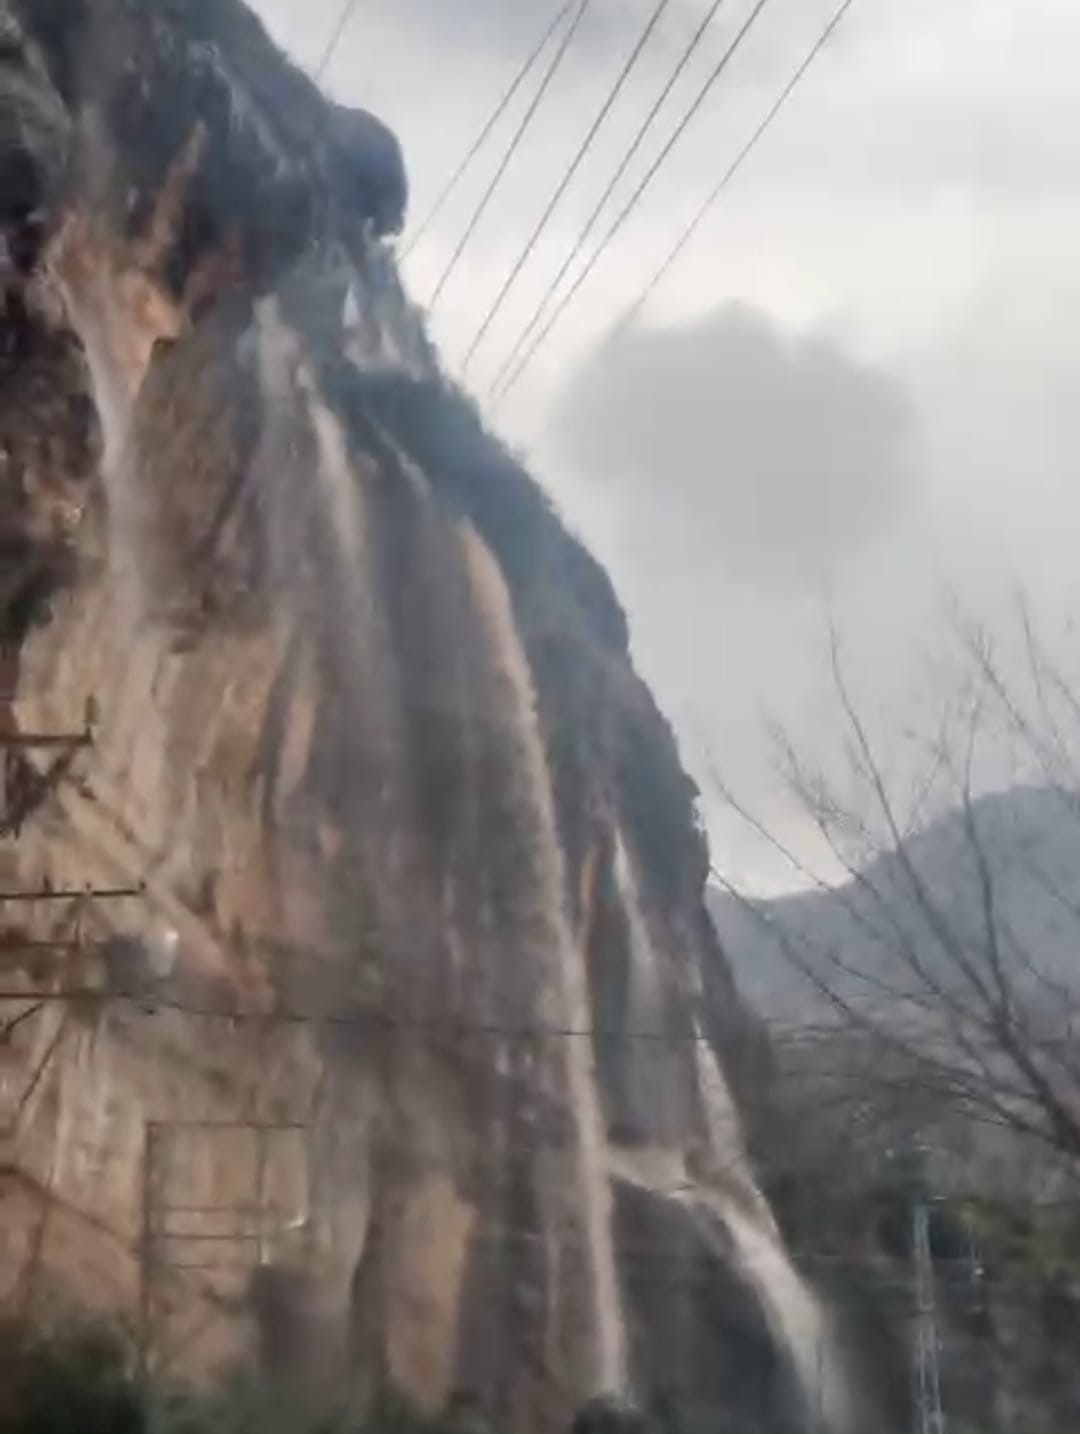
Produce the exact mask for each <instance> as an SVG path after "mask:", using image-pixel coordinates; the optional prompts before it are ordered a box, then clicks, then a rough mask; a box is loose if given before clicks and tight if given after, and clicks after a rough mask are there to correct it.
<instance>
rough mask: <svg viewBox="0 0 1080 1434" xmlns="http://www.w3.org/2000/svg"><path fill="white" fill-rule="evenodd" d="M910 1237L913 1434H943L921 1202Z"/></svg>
mask: <svg viewBox="0 0 1080 1434" xmlns="http://www.w3.org/2000/svg"><path fill="white" fill-rule="evenodd" d="M911 1237H912V1238H911V1249H912V1260H913V1262H914V1267H915V1350H914V1370H913V1375H914V1404H915V1434H946V1429H945V1411H944V1409H943V1407H942V1403H941V1367H940V1358H939V1353H940V1347H939V1345H938V1330H937V1303H936V1299H935V1295H934V1261H933V1257H932V1255H931V1253H930V1207H929V1205H928V1204H927V1202H926V1201H925V1200H923V1199H917V1200H916V1202H915V1208H914V1212H913V1215H912V1231H911Z"/></svg>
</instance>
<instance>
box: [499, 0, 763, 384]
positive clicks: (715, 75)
mask: <svg viewBox="0 0 1080 1434" xmlns="http://www.w3.org/2000/svg"><path fill="white" fill-rule="evenodd" d="M768 3H769V0H756V4H755V5H754V7H753V9H752V10H751V11H750V13H749V15H748V16H747V17H746V19H745V20H744V21H743V23H742V25H740V27H739V29H738V30H737V32H736V34H735V38H734V39H733V40H732V41H731V43H730V44H729V45H728V47H727V49H726V50H725V51H724V53H723V55H721V57H720V59H719V61H718V62H717V64H716V65H715V66H714V68H713V70H712V71H711V73H710V74H709V76H708V78H707V79H706V81H705V83H704V84H703V85H702V87H701V89H700V90H699V91H698V93H697V95H696V96H695V98H694V100H693V103H692V104H691V105H690V108H689V109H688V110H687V111H686V113H685V114H684V115H683V117H682V119H681V120H680V121H679V123H678V124H677V125H676V127H675V130H674V132H673V133H672V134H671V136H670V138H669V139H668V141H667V143H666V144H665V145H664V147H663V149H662V150H661V151H660V153H659V154H658V155H657V156H656V158H655V159H654V160H653V162H652V164H651V165H650V166H649V168H648V169H647V170H646V172H645V175H644V177H643V178H642V180H641V181H640V183H639V184H638V186H637V188H636V189H635V190H634V192H633V194H631V196H630V198H629V199H628V200H627V201H626V203H625V204H624V205H623V207H622V209H621V210H620V211H619V213H618V215H617V216H616V218H615V220H614V222H613V223H612V224H611V226H610V227H609V228H608V230H607V232H606V233H605V235H604V237H603V238H602V239H601V241H600V243H599V244H598V245H597V247H596V248H595V249H594V250H593V252H592V255H591V256H590V258H589V262H588V263H587V264H586V265H585V267H584V269H582V271H581V272H580V273H579V274H578V276H577V278H576V279H575V280H574V282H573V284H572V285H571V286H570V288H569V289H568V290H567V292H566V294H565V295H564V296H563V297H562V299H561V300H560V301H559V303H558V304H557V305H556V308H555V312H554V313H553V314H552V315H551V317H550V318H549V319H548V321H547V323H546V324H545V325H544V327H543V328H542V329H541V330H540V332H539V334H537V336H536V338H535V339H534V340H533V342H532V343H531V344H530V345H529V347H528V348H527V349H526V351H525V353H524V355H523V356H522V358H521V359H520V361H519V362H518V364H517V367H516V368H515V369H514V370H513V372H512V373H511V374H510V375H509V377H508V378H507V380H506V383H505V384H504V385H503V388H502V390H501V392H502V393H508V392H509V391H510V389H512V388H513V387H514V385H515V384H516V383H517V381H518V379H519V378H520V377H521V375H522V374H523V373H524V372H525V370H526V369H527V368H528V366H529V364H530V363H531V362H532V361H533V359H534V358H535V357H536V354H537V353H538V352H539V350H540V349H541V348H542V347H543V345H544V343H545V342H546V340H547V338H548V336H549V335H550V333H551V331H552V330H553V329H554V328H555V325H556V324H557V323H558V322H559V319H560V318H561V317H562V315H563V314H564V313H565V312H566V309H567V307H568V306H569V305H570V303H572V301H573V299H574V298H575V296H576V295H577V292H578V290H579V289H580V288H581V286H582V284H584V282H585V280H586V279H587V278H588V277H589V275H590V274H591V273H592V271H593V270H594V269H595V268H596V265H597V263H598V262H599V261H600V259H601V258H602V257H603V255H604V254H605V253H606V251H607V249H608V247H609V246H610V245H611V243H612V241H613V240H614V239H615V237H616V235H617V234H618V233H619V232H620V230H621V229H622V227H623V225H624V224H625V223H626V221H627V219H629V217H630V215H631V214H632V213H633V211H634V210H635V209H636V208H637V206H638V204H639V203H640V201H641V199H642V197H643V196H644V194H645V192H646V190H648V188H649V186H650V185H651V184H652V182H653V180H654V179H655V178H656V176H657V174H658V173H659V172H660V169H661V168H662V167H663V165H664V163H665V162H666V161H667V158H668V156H669V155H670V154H671V151H672V150H673V149H674V148H675V146H676V144H678V142H679V140H680V139H681V138H682V136H683V134H684V133H685V131H686V129H687V127H688V126H689V124H690V122H691V120H692V119H693V118H694V116H695V115H696V114H697V113H698V111H699V110H700V109H701V107H702V105H703V104H704V103H705V101H706V99H707V98H708V97H709V95H710V94H711V92H712V90H713V88H714V87H715V85H716V83H717V81H718V80H719V79H720V77H721V76H722V75H723V73H724V71H725V70H726V69H727V67H728V65H729V64H730V63H731V60H732V59H733V58H734V56H735V54H736V52H737V51H738V49H739V48H740V46H741V45H742V42H743V40H745V38H746V36H747V35H748V34H749V33H750V30H751V28H752V26H753V25H754V23H755V21H756V20H757V18H758V16H759V15H760V14H761V12H762V10H764V8H765V6H766V5H767V4H768Z"/></svg>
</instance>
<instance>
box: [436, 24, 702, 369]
mask: <svg viewBox="0 0 1080 1434" xmlns="http://www.w3.org/2000/svg"><path fill="white" fill-rule="evenodd" d="M718 3H719V0H718ZM670 4H671V0H660V3H659V4H658V5H657V6H656V8H655V9H654V10H653V12H652V14H651V15H650V16H649V18H648V20H647V21H646V23H645V28H644V29H643V30H642V32H641V34H640V35H639V36H638V39H637V43H636V44H635V45H634V48H633V49H632V50H631V52H630V54H629V56H628V57H627V59H626V62H625V64H624V65H623V67H622V69H621V70H620V71H619V74H618V77H617V78H616V80H615V83H614V85H613V86H612V88H611V90H610V91H609V92H608V95H607V98H606V99H605V100H604V102H603V104H602V105H601V106H600V109H599V111H598V112H597V115H596V118H595V119H594V120H593V122H592V124H591V125H590V126H589V130H588V133H587V134H586V135H585V138H584V139H583V140H582V142H581V144H580V146H579V147H578V150H577V153H576V154H575V155H574V157H573V159H572V160H571V161H570V165H569V167H568V169H567V170H566V173H565V174H564V175H563V177H562V179H561V180H560V181H559V183H558V185H557V186H556V188H555V192H554V193H553V194H552V196H551V198H550V199H549V200H548V203H547V206H546V208H545V209H544V212H543V214H541V216H540V218H539V220H538V221H537V224H536V228H535V229H534V230H533V232H532V233H531V234H530V235H529V238H528V239H527V240H526V242H525V245H524V247H523V248H522V250H521V253H520V254H519V255H518V257H517V260H516V262H515V264H514V266H513V268H512V269H511V270H510V273H509V274H508V275H507V277H506V280H505V281H504V283H503V286H502V288H501V289H500V290H499V292H498V293H497V294H496V296H495V299H494V302H493V303H492V305H491V308H490V309H489V310H488V312H487V314H486V315H485V317H484V320H483V322H482V323H481V325H480V327H479V329H478V330H477V332H476V336H475V337H474V339H473V341H472V343H471V344H470V345H469V349H468V352H467V353H466V355H465V359H464V361H463V364H462V371H463V372H466V371H467V370H468V367H469V363H470V362H471V360H472V357H473V355H474V354H475V353H476V350H477V349H478V348H479V347H480V345H481V343H483V341H484V336H485V335H486V334H487V332H488V330H489V329H490V327H491V325H492V323H493V321H494V319H495V317H496V315H497V314H498V312H499V310H500V309H501V308H502V305H503V302H504V300H505V299H506V296H507V294H508V293H509V292H510V290H511V289H512V288H513V286H514V284H515V282H516V280H517V277H518V275H519V274H520V273H521V271H522V269H523V268H524V267H525V264H526V263H527V262H528V259H529V256H530V254H532V252H533V249H534V248H535V247H536V243H537V241H538V240H539V238H540V236H541V234H543V232H544V230H545V229H546V228H547V225H548V222H549V220H550V219H551V216H552V214H554V212H555V210H556V208H557V207H558V205H559V202H560V200H561V199H562V197H563V195H564V194H565V193H566V191H567V189H568V188H569V186H570V182H571V180H572V179H573V178H574V175H575V174H576V173H577V172H578V170H579V168H580V167H581V164H582V161H583V160H584V159H585V156H586V155H587V154H588V152H589V150H590V149H591V148H592V143H593V140H594V139H595V138H596V136H597V134H598V133H599V132H600V129H601V127H602V126H603V123H604V121H605V120H606V119H607V117H608V115H609V114H610V113H611V110H612V107H613V106H614V104H615V101H616V100H617V99H618V98H619V95H620V94H621V93H622V90H623V86H624V85H625V84H626V81H627V80H628V79H629V78H630V76H631V74H632V73H633V71H634V67H635V66H636V65H637V62H638V60H639V59H640V58H641V55H642V53H643V51H644V49H645V47H646V45H647V44H648V43H649V41H650V39H651V38H652V35H653V32H654V31H655V29H656V27H657V25H658V24H659V23H660V20H661V18H662V17H663V14H664V11H665V10H667V8H668V7H669V6H670Z"/></svg>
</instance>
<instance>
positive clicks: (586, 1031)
mask: <svg viewBox="0 0 1080 1434" xmlns="http://www.w3.org/2000/svg"><path fill="white" fill-rule="evenodd" d="M80 949H83V948H80ZM15 1001H28V1002H40V1003H41V1004H42V1005H45V1004H56V1003H59V1002H66V1001H85V1002H87V1003H88V1004H92V1003H94V1002H97V1003H99V1004H100V1003H107V1004H113V1005H126V1006H138V1007H139V1008H140V1009H141V1010H145V1011H147V1012H148V1013H149V1012H150V1011H151V1010H152V1011H164V1012H168V1013H170V1014H174V1015H180V1016H190V1017H191V1018H192V1019H194V1020H204V1021H230V1022H239V1023H241V1024H244V1025H247V1024H252V1025H259V1024H262V1025H268V1026H274V1025H277V1026H329V1027H334V1028H339V1027H340V1028H345V1029H362V1028H365V1027H367V1028H369V1029H370V1028H371V1027H373V1026H376V1027H377V1026H382V1027H385V1028H386V1029H389V1030H399V1029H400V1030H430V1031H453V1032H457V1033H458V1034H459V1035H465V1036H470V1035H477V1036H494V1037H499V1038H503V1037H511V1038H514V1039H517V1040H529V1039H533V1040H600V1041H611V1042H612V1043H617V1042H620V1041H623V1042H628V1041H629V1042H639V1043H642V1044H648V1045H656V1046H664V1045H671V1046H691V1047H693V1046H706V1047H710V1048H711V1045H712V1043H711V1042H710V1040H709V1038H708V1037H707V1036H704V1035H700V1034H698V1033H696V1032H686V1031H620V1030H617V1029H614V1028H613V1029H611V1030H605V1029H603V1028H600V1027H589V1026H550V1025H545V1026H536V1025H525V1024H519V1025H506V1024H502V1023H500V1022H495V1021H470V1020H453V1019H452V1018H450V1017H446V1016H438V1017H434V1016H433V1017H430V1018H426V1019H425V1018H424V1017H422V1016H398V1015H394V1014H391V1013H390V1012H386V1011H364V1012H363V1013H361V1012H349V1013H347V1012H334V1011H301V1010H290V1009H287V1008H282V1007H278V1008H277V1009H275V1010H267V1011H256V1010H251V1009H250V1008H249V1009H245V1008H242V1007H228V1006H200V1005H197V1004H195V1003H193V1002H189V1001H183V1000H180V999H179V998H177V997H172V996H165V995H162V994H160V993H159V992H158V991H156V990H155V989H154V988H153V986H152V984H150V983H149V982H148V983H147V987H146V989H145V990H141V991H118V990H109V989H107V988H102V987H99V986H78V987H68V988H66V989H63V990H57V991H17V990H10V989H3V990H0V1003H9V1002H15Z"/></svg>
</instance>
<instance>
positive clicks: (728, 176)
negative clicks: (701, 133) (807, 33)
mask: <svg viewBox="0 0 1080 1434" xmlns="http://www.w3.org/2000/svg"><path fill="white" fill-rule="evenodd" d="M854 3H855V0H843V3H842V4H841V5H840V6H839V8H838V9H837V10H836V11H835V12H834V14H833V17H832V19H831V20H830V21H829V23H828V24H827V25H826V26H825V29H824V30H823V31H822V32H821V34H820V35H819V36H818V38H817V40H816V41H815V42H814V44H813V46H812V47H811V49H810V51H809V52H808V54H807V55H806V57H805V59H804V60H803V62H802V64H801V65H800V66H799V68H798V69H797V70H796V71H795V73H794V74H793V75H792V77H791V79H790V80H789V81H788V82H787V84H786V85H785V86H784V88H783V89H782V90H781V92H780V94H779V96H778V98H777V99H776V100H775V102H774V103H773V104H772V105H771V106H770V108H769V110H768V111H767V113H766V114H765V117H764V119H763V120H762V121H761V123H760V124H759V125H758V127H757V129H755V130H754V132H753V134H752V135H751V136H750V138H749V139H748V140H747V142H746V143H745V144H744V145H743V147H742V149H741V150H740V151H739V153H738V154H737V155H736V156H735V158H734V160H733V161H732V162H731V164H730V165H729V166H728V168H727V169H726V170H725V171H724V173H723V175H722V176H721V177H720V180H719V182H718V183H717V184H716V186H715V188H714V189H713V190H712V192H711V193H710V194H709V195H708V197H707V198H706V199H705V202H704V203H703V204H702V205H701V207H700V208H699V209H698V211H697V213H696V214H695V215H694V217H693V219H692V220H691V221H690V223H689V224H688V225H687V226H686V228H685V229H684V230H683V232H682V234H681V235H680V236H679V239H678V242H677V243H676V244H675V246H674V248H673V249H672V250H671V252H670V253H669V254H668V256H667V258H666V259H665V260H664V262H663V263H662V264H661V265H660V267H659V269H657V271H656V273H655V274H654V275H653V276H652V278H651V279H650V280H649V282H648V283H647V284H646V285H645V287H644V289H642V291H641V293H640V294H639V295H638V297H637V298H636V299H635V300H634V302H633V303H632V304H631V305H630V307H629V308H628V309H627V311H626V313H625V314H624V315H623V317H622V319H621V320H620V321H619V324H618V326H617V327H618V328H620V329H621V328H625V327H626V326H627V325H628V324H630V323H632V322H633V320H634V319H635V318H636V317H637V315H638V314H639V313H640V311H641V309H642V308H643V307H644V305H645V304H646V303H647V302H648V300H649V298H650V297H651V295H652V294H653V292H654V291H655V289H656V288H657V286H658V285H659V284H660V283H662V281H663V280H664V278H665V277H666V275H667V273H668V271H669V270H670V268H671V267H672V265H673V264H674V263H675V261H676V260H677V259H678V258H679V256H680V255H681V254H682V252H683V250H684V249H685V248H686V246H687V244H689V242H690V240H691V239H692V238H693V237H694V235H695V234H696V233H697V231H698V229H699V228H700V226H701V224H702V221H703V220H704V219H705V216H706V215H707V214H708V213H709V211H710V210H711V209H712V207H713V205H714V204H715V203H716V201H717V200H718V199H719V198H720V196H721V194H723V192H724V190H725V189H726V188H727V187H728V185H729V184H730V183H731V181H732V180H733V179H734V178H735V176H736V174H738V172H739V170H740V169H741V168H742V167H743V165H744V164H745V163H746V161H747V160H748V159H749V158H750V156H751V154H753V152H754V150H755V149H756V148H757V146H758V144H759V143H760V142H761V140H762V139H763V138H764V136H765V133H766V131H767V130H768V129H769V127H770V126H771V125H772V122H773V120H775V119H776V117H777V115H778V114H779V113H780V111H781V110H782V109H783V108H784V106H785V105H786V104H787V102H788V100H789V99H790V98H791V96H792V94H793V93H794V92H795V90H796V89H797V88H798V85H799V82H800V81H801V80H802V78H803V76H804V75H805V74H806V72H807V70H808V69H809V68H810V66H811V65H812V64H813V63H814V61H815V60H816V59H817V57H818V55H820V54H821V52H822V50H823V49H824V48H825V46H826V45H827V44H828V43H829V41H830V40H831V39H832V37H833V35H834V34H835V32H836V30H837V29H838V28H839V26H840V24H841V22H842V21H843V19H844V16H845V15H846V14H847V13H848V11H849V10H850V9H851V7H852V5H854Z"/></svg>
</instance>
